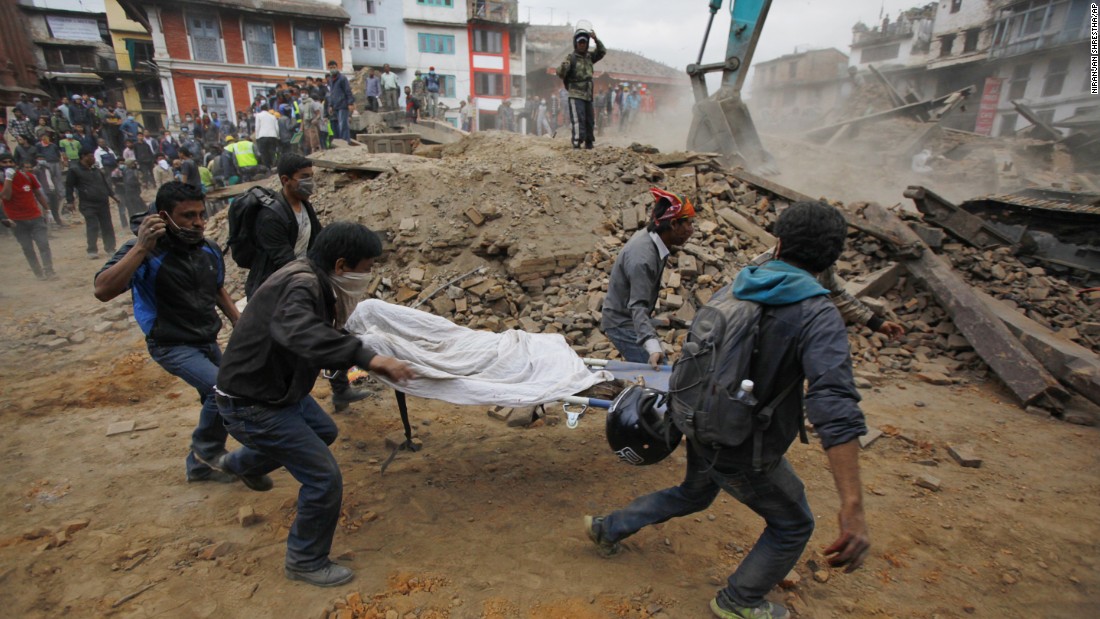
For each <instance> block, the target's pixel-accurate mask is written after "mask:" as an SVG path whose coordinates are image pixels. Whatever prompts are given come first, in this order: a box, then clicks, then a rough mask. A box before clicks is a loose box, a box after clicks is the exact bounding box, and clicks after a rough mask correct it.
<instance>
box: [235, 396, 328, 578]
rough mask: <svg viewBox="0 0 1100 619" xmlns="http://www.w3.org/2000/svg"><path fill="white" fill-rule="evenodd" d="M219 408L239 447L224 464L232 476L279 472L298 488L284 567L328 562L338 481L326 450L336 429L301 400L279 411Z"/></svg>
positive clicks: (313, 567)
mask: <svg viewBox="0 0 1100 619" xmlns="http://www.w3.org/2000/svg"><path fill="white" fill-rule="evenodd" d="M223 404H224V401H223V402H222V403H219V406H218V409H219V412H221V415H222V418H223V419H225V427H226V428H227V429H228V430H229V433H230V434H232V435H233V438H235V439H237V440H238V441H240V442H241V444H242V445H244V447H243V448H241V449H238V450H237V451H234V452H233V453H231V454H229V456H228V457H227V458H226V459H225V466H226V468H227V469H228V470H229V471H230V472H233V473H236V474H238V475H266V474H267V473H270V472H271V471H274V470H275V469H277V468H279V467H280V466H282V467H285V468H286V470H287V472H288V473H290V474H291V475H293V476H294V479H296V480H298V482H299V483H301V484H302V487H301V489H300V490H299V491H298V513H297V516H296V517H295V518H294V524H293V525H291V527H290V534H289V535H287V539H286V566H287V567H289V568H291V569H294V570H298V571H312V570H316V569H319V568H322V567H324V566H325V565H326V564H327V563H328V555H329V552H330V551H331V550H332V537H333V535H334V534H335V533H336V524H337V522H338V520H339V518H340V504H341V502H342V501H343V497H344V479H343V477H342V476H341V474H340V466H339V464H337V463H336V458H335V457H334V456H333V455H332V452H331V451H329V449H328V446H329V445H331V444H332V442H333V441H335V440H336V435H337V428H336V424H335V423H334V422H333V421H332V418H331V417H329V416H328V415H327V414H325V412H324V411H323V410H321V407H320V406H319V405H318V404H317V402H316V401H314V399H313V398H312V397H311V396H306V397H305V399H303V400H302V401H301V402H298V403H297V404H292V405H290V406H287V407H285V408H272V407H267V406H261V405H252V406H237V404H236V401H233V402H232V405H230V406H224V405H223Z"/></svg>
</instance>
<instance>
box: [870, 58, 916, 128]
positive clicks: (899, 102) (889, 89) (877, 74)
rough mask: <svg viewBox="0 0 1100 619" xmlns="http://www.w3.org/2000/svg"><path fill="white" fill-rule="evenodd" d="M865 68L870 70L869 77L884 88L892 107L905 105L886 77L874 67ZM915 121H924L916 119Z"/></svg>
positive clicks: (902, 98)
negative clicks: (873, 78)
mask: <svg viewBox="0 0 1100 619" xmlns="http://www.w3.org/2000/svg"><path fill="white" fill-rule="evenodd" d="M867 68H868V69H870V70H871V75H874V76H875V77H877V78H878V81H879V82H881V83H882V85H883V86H885V87H886V94H887V95H889V96H890V102H891V103H893V104H894V107H901V106H903V105H905V98H904V97H902V96H901V94H899V93H898V91H897V90H896V89H895V88H894V85H893V84H891V83H890V80H888V79H886V76H884V75H883V74H882V73H880V72H879V70H878V69H876V68H875V65H873V64H869V65H867ZM917 120H924V119H923V118H918V119H917Z"/></svg>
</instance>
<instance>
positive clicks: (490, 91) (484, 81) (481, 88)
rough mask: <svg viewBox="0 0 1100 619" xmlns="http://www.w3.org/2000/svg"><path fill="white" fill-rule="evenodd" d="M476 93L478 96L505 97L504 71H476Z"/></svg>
mask: <svg viewBox="0 0 1100 619" xmlns="http://www.w3.org/2000/svg"><path fill="white" fill-rule="evenodd" d="M474 94H475V95H478V96H482V95H484V96H489V97H503V96H504V75H503V74H502V73H483V72H481V71H474Z"/></svg>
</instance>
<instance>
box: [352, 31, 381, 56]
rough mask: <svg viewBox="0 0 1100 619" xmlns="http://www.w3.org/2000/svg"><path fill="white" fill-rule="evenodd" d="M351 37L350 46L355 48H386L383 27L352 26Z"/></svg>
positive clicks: (379, 49)
mask: <svg viewBox="0 0 1100 619" xmlns="http://www.w3.org/2000/svg"><path fill="white" fill-rule="evenodd" d="M351 39H352V40H351V46H352V47H353V48H355V49H374V50H378V51H385V49H386V29H385V28H352V29H351Z"/></svg>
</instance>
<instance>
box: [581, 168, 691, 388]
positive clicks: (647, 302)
mask: <svg viewBox="0 0 1100 619" xmlns="http://www.w3.org/2000/svg"><path fill="white" fill-rule="evenodd" d="M649 191H650V193H652V194H653V198H654V200H655V202H654V204H653V214H652V215H651V216H650V220H649V222H648V223H647V224H646V227H645V229H643V230H639V231H637V232H635V233H634V236H633V237H631V238H630V240H629V241H627V243H626V245H624V246H623V248H622V250H621V251H620V252H619V255H618V257H616V258H615V264H614V266H612V267H611V278H610V281H609V282H608V286H607V296H606V297H604V300H603V309H602V317H601V318H600V331H603V334H604V335H606V336H607V339H609V340H611V343H612V344H614V345H615V348H616V349H617V350H618V351H619V354H620V355H622V357H623V359H624V360H626V361H630V362H633V363H648V364H650V365H651V366H654V367H656V366H658V365H660V363H661V360H662V359H664V358H665V353H664V350H662V348H661V341H660V340H659V339H658V338H657V329H655V328H654V327H653V324H652V323H651V322H650V318H649V315H650V314H652V313H653V308H654V307H655V306H656V305H657V293H658V292H659V291H660V289H661V274H662V273H663V272H664V270H665V262H666V261H667V260H668V256H669V254H670V253H671V250H672V248H673V247H677V246H680V245H683V244H684V243H686V242H687V240H688V239H689V238H691V235H692V233H693V232H694V231H695V227H694V225H693V220H694V218H695V207H694V206H692V204H691V202H690V201H689V200H688V199H687V198H686V197H683V196H678V195H676V194H674V193H670V192H668V191H664V190H663V189H658V188H656V187H653V188H651V189H650V190H649Z"/></svg>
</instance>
